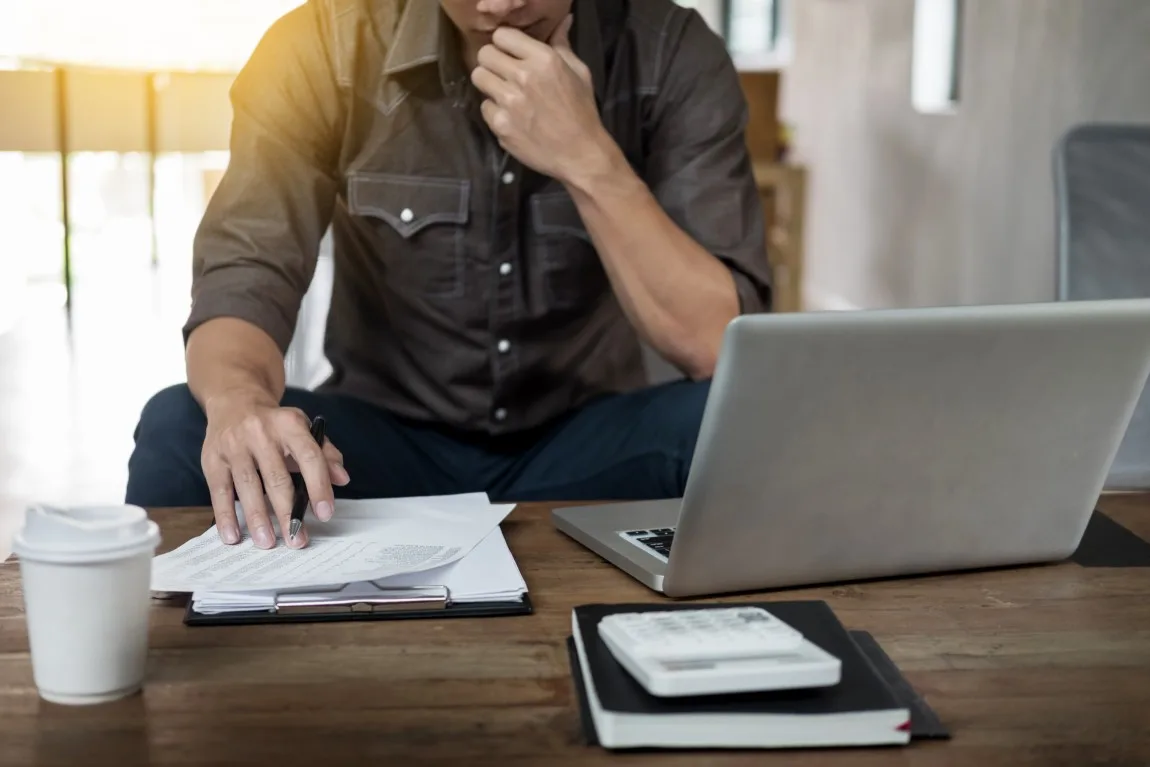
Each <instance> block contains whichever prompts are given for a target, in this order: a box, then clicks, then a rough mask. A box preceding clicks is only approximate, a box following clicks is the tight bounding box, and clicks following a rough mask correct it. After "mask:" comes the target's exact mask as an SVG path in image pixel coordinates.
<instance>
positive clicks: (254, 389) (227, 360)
mask: <svg viewBox="0 0 1150 767" xmlns="http://www.w3.org/2000/svg"><path fill="white" fill-rule="evenodd" d="M186 360H187V373H188V388H189V389H190V390H191V392H192V396H194V397H195V398H196V401H197V402H199V403H200V406H201V407H203V408H204V409H205V411H209V412H210V410H211V408H212V407H213V406H214V404H216V403H217V402H219V401H221V399H235V398H239V399H244V400H247V401H252V402H261V403H264V404H267V405H269V406H271V407H274V406H276V405H278V404H279V401H280V399H281V398H282V397H283V392H284V387H285V381H284V360H283V355H282V354H281V353H280V350H279V347H277V346H276V344H275V341H273V340H272V338H271V336H269V335H268V334H267V333H265V332H264V331H263V330H260V329H259V328H257V327H256V326H255V325H252V324H251V323H248V322H245V321H244V320H240V319H235V318H232V317H220V318H217V319H212V320H209V321H207V322H205V323H204V324H203V325H200V326H199V327H198V328H196V329H195V330H194V331H193V332H192V334H191V335H190V336H189V337H188V344H187V351H186Z"/></svg>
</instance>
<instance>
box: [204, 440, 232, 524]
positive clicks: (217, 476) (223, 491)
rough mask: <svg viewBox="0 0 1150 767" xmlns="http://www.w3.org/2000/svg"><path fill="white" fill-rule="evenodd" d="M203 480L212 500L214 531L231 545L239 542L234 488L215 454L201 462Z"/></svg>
mask: <svg viewBox="0 0 1150 767" xmlns="http://www.w3.org/2000/svg"><path fill="white" fill-rule="evenodd" d="M203 469H204V479H205V480H207V483H208V490H209V492H210V493H211V498H212V512H213V514H214V515H215V518H216V530H217V531H218V533H219V536H220V540H221V541H223V542H224V543H226V544H228V545H231V544H234V543H239V542H240V525H239V520H237V519H236V500H235V487H234V486H233V485H232V473H231V471H230V470H229V469H228V467H227V465H226V464H225V463H224V462H223V460H222V459H221V458H220V457H219V456H218V455H216V454H215V453H209V454H208V455H205V456H204V460H203Z"/></svg>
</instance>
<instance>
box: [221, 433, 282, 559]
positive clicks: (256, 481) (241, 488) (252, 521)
mask: <svg viewBox="0 0 1150 767" xmlns="http://www.w3.org/2000/svg"><path fill="white" fill-rule="evenodd" d="M226 458H227V462H228V467H229V468H230V469H231V473H232V482H233V483H234V484H235V488H236V494H237V495H239V497H240V505H242V506H243V507H244V521H245V522H246V523H247V527H248V532H249V533H250V534H251V536H252V540H253V541H255V544H256V546H258V547H260V548H261V549H271V548H275V545H276V536H275V533H274V532H272V526H271V521H270V520H269V519H268V510H267V503H265V501H264V487H263V483H261V482H260V475H259V473H258V472H257V471H256V464H255V461H253V460H252V457H251V454H250V453H248V451H247V450H246V449H238V450H236V451H234V452H232V453H229V454H228V455H227V456H226Z"/></svg>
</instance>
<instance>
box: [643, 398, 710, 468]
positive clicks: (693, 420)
mask: <svg viewBox="0 0 1150 767" xmlns="http://www.w3.org/2000/svg"><path fill="white" fill-rule="evenodd" d="M710 391H711V382H710V381H676V382H674V383H671V384H665V385H664V386H663V387H662V389H661V390H660V391H658V392H657V395H656V396H655V398H654V401H653V403H652V404H653V406H654V407H655V408H656V409H657V411H658V412H657V419H656V420H657V422H658V423H659V429H658V431H659V432H660V434H661V436H662V438H663V439H666V440H667V444H668V445H669V446H673V447H674V449H675V451H676V452H679V453H681V454H682V457H683V459H684V460H687V461H689V460H690V459H691V454H692V453H693V452H694V450H695V442H696V441H697V440H698V438H699V427H700V426H701V425H702V422H703V410H704V409H705V408H706V406H707V395H708V394H709V393H710Z"/></svg>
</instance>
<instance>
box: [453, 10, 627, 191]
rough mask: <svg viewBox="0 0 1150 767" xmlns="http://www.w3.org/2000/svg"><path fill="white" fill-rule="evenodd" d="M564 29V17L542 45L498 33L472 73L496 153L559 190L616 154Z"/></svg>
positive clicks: (507, 31) (508, 31) (504, 30)
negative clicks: (548, 178) (495, 142)
mask: <svg viewBox="0 0 1150 767" xmlns="http://www.w3.org/2000/svg"><path fill="white" fill-rule="evenodd" d="M571 23H572V17H571V16H568V17H567V18H566V19H564V21H563V23H562V24H560V25H559V27H558V29H556V30H555V33H554V34H553V35H552V36H551V39H550V40H549V41H548V42H547V43H544V42H540V41H539V40H536V39H534V38H532V37H530V36H529V35H527V34H526V33H524V32H522V31H521V30H518V29H514V28H511V27H501V28H499V29H497V30H496V31H495V34H494V35H493V36H492V41H491V43H489V44H488V45H485V46H483V48H481V49H480V50H479V55H478V65H477V66H476V67H475V69H474V70H473V71H472V73H471V81H472V82H473V83H474V84H475V87H476V88H478V89H479V90H480V92H482V93H483V94H484V95H486V96H487V98H486V100H484V102H483V105H482V111H483V118H484V120H486V122H487V124H488V126H490V128H491V131H492V133H494V134H495V137H496V138H497V139H498V140H499V143H500V144H501V145H502V146H503V148H504V149H506V150H507V151H508V152H510V153H511V154H512V155H513V156H515V157H516V158H517V159H518V160H519V161H520V162H522V163H523V164H524V165H527V166H528V167H530V168H533V169H534V170H536V171H537V172H539V173H542V174H544V175H547V176H551V177H552V178H555V179H557V180H559V181H561V182H564V183H572V182H573V181H574V177H575V176H576V175H577V174H578V173H579V172H595V171H596V169H597V168H602V167H604V166H607V165H609V164H610V163H611V162H613V161H614V160H615V159H616V157H615V155H616V154H617V152H618V147H617V146H616V145H615V143H614V141H613V140H612V139H611V137H610V136H609V135H608V134H607V131H606V130H605V129H604V128H603V123H602V121H601V120H600V118H599V110H598V108H597V106H596V104H595V91H594V87H593V85H592V82H591V72H590V70H588V69H587V66H586V65H585V64H584V63H583V62H582V61H580V60H579V58H578V57H577V56H576V55H575V52H574V51H572V50H571V44H570V41H569V39H568V33H569V32H570V30H571Z"/></svg>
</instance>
